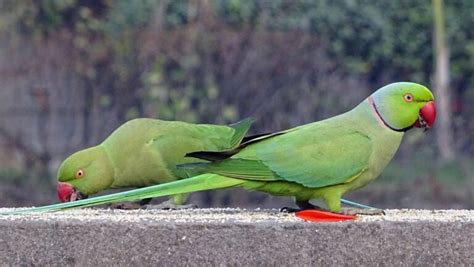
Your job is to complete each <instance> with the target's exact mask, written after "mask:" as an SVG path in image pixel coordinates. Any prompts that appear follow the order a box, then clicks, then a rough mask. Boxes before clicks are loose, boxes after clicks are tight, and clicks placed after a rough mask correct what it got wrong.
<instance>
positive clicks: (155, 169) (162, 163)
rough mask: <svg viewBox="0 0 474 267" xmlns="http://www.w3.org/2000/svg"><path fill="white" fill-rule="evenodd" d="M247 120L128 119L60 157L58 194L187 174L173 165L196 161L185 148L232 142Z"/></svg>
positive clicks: (69, 196) (78, 194)
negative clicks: (211, 122) (220, 122)
mask: <svg viewBox="0 0 474 267" xmlns="http://www.w3.org/2000/svg"><path fill="white" fill-rule="evenodd" d="M253 121H254V120H253V119H251V118H248V119H245V120H243V121H241V122H238V123H236V124H233V125H230V126H219V125H206V124H191V123H185V122H176V121H162V120H154V119H144V118H142V119H134V120H131V121H128V122H127V123H125V124H123V125H122V126H120V127H119V128H118V129H116V130H115V131H114V132H113V133H112V134H111V135H110V136H109V137H108V138H107V139H105V140H104V141H103V142H102V143H101V144H99V145H97V146H94V147H90V148H87V149H84V150H81V151H79V152H76V153H74V154H72V155H71V156H69V157H68V158H66V159H65V160H64V161H63V163H62V164H61V166H60V167H59V170H58V185H57V193H58V198H59V200H60V201H62V202H67V201H74V200H78V199H83V198H86V197H87V196H88V195H91V194H95V193H98V192H100V191H102V190H106V189H111V188H125V187H144V186H150V185H155V184H160V183H165V182H171V181H175V180H178V179H182V178H187V177H188V176H187V175H190V173H189V172H186V171H184V170H179V169H177V168H176V165H178V164H183V163H190V162H197V161H202V160H199V159H196V158H189V157H185V155H186V154H187V153H189V152H193V151H199V150H227V149H233V148H236V147H237V146H238V145H239V144H240V143H241V141H242V140H245V139H244V136H245V134H246V133H247V131H248V129H249V127H250V126H251V124H252V123H253ZM191 173H193V172H191ZM185 200H186V195H183V194H179V195H175V196H174V204H175V205H181V204H183V202H184V201H185ZM170 204H171V203H170Z"/></svg>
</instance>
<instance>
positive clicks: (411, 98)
mask: <svg viewBox="0 0 474 267" xmlns="http://www.w3.org/2000/svg"><path fill="white" fill-rule="evenodd" d="M403 99H404V100H405V102H412V101H413V95H412V94H410V93H408V94H405V95H403Z"/></svg>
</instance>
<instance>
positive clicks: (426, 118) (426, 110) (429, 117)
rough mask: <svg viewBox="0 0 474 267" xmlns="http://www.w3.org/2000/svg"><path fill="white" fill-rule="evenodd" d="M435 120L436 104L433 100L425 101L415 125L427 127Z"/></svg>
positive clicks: (431, 125)
mask: <svg viewBox="0 0 474 267" xmlns="http://www.w3.org/2000/svg"><path fill="white" fill-rule="evenodd" d="M435 120H436V106H435V103H434V102H433V101H430V102H428V103H426V104H425V105H424V106H423V107H422V108H421V109H420V114H419V116H418V120H417V121H416V123H415V127H418V128H426V129H429V128H431V127H433V124H434V122H435Z"/></svg>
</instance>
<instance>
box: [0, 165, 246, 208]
mask: <svg viewBox="0 0 474 267" xmlns="http://www.w3.org/2000/svg"><path fill="white" fill-rule="evenodd" d="M244 182H245V181H244V180H239V179H233V178H227V177H223V176H220V175H217V174H202V175H198V176H195V177H191V178H188V179H183V180H178V181H175V182H170V183H166V184H159V185H153V186H148V187H144V188H140V189H134V190H130V191H125V192H120V193H115V194H110V195H105V196H100V197H93V198H89V199H83V200H77V201H73V202H66V203H60V204H53V205H48V206H42V207H36V208H28V209H22V210H16V211H11V212H2V213H0V215H13V214H28V213H35V212H48V211H59V210H65V209H71V208H84V207H91V206H97V205H102V204H109V203H117V202H122V201H138V200H141V199H145V198H155V197H163V196H169V195H175V194H183V193H191V192H197V191H204V190H211V189H220V188H227V187H233V186H237V185H240V184H242V183H244Z"/></svg>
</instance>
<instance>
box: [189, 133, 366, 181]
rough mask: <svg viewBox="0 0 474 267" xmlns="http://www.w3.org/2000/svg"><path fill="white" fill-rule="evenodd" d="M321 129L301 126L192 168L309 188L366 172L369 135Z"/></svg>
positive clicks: (353, 177)
mask: <svg viewBox="0 0 474 267" xmlns="http://www.w3.org/2000/svg"><path fill="white" fill-rule="evenodd" d="M320 126H323V125H319V124H312V125H308V127H304V128H301V127H300V128H299V129H298V130H296V131H291V132H288V133H285V134H283V135H278V136H274V137H272V138H267V139H264V140H262V141H261V142H257V143H254V144H252V145H250V146H248V147H246V148H245V149H243V150H242V151H241V152H239V153H237V154H236V155H234V156H233V157H232V158H229V159H226V160H223V161H218V162H215V163H209V164H200V165H199V166H198V165H194V167H198V168H206V171H208V172H210V173H216V174H220V175H225V176H227V177H232V178H240V179H249V180H260V181H276V180H284V181H291V182H296V183H299V184H302V185H304V186H307V187H312V188H317V187H324V186H328V185H335V184H340V183H346V182H350V181H351V180H352V179H355V178H356V177H358V175H360V174H361V173H362V172H363V171H364V170H366V169H367V166H368V162H369V158H370V155H371V152H372V141H371V140H370V138H369V137H368V136H366V135H364V134H363V133H361V132H359V131H356V130H354V129H350V128H349V127H344V126H332V125H328V124H325V125H324V126H323V127H320ZM188 167H190V168H192V166H189V165H188Z"/></svg>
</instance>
